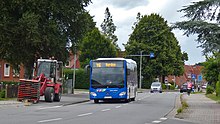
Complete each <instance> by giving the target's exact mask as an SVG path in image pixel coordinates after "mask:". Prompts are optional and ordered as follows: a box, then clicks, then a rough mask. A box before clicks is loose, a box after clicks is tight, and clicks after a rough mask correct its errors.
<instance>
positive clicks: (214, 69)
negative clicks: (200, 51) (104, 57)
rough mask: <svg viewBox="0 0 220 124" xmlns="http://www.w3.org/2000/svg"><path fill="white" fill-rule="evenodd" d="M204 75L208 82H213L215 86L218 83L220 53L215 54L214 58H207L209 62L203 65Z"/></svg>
mask: <svg viewBox="0 0 220 124" xmlns="http://www.w3.org/2000/svg"><path fill="white" fill-rule="evenodd" d="M203 65H204V69H203V74H204V77H205V79H206V80H207V81H208V82H212V84H213V86H215V83H216V82H217V81H218V76H219V75H220V72H219V70H220V53H214V55H213V56H211V57H209V58H207V61H206V62H204V63H203Z"/></svg>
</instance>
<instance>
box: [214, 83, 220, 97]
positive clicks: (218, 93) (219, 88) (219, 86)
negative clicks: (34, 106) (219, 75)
mask: <svg viewBox="0 0 220 124" xmlns="http://www.w3.org/2000/svg"><path fill="white" fill-rule="evenodd" d="M215 88H216V89H215V92H216V96H220V82H219V81H218V82H217V83H216V87H215Z"/></svg>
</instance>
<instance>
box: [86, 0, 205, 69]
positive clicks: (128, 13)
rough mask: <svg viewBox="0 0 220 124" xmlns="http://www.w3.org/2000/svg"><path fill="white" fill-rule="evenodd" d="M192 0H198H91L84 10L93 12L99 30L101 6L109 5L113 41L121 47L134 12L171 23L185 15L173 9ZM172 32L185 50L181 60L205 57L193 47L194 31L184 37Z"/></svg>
mask: <svg viewBox="0 0 220 124" xmlns="http://www.w3.org/2000/svg"><path fill="white" fill-rule="evenodd" d="M195 1H199V0H92V3H91V4H90V5H89V6H88V7H87V8H86V10H88V11H89V13H90V14H91V16H94V18H93V19H94V21H95V22H96V27H98V28H99V29H100V30H101V28H100V25H101V23H102V22H103V20H104V18H105V14H104V13H105V9H106V7H108V8H109V11H110V13H111V15H112V19H113V23H114V24H115V26H116V31H115V35H116V36H117V37H118V41H117V43H118V45H119V47H120V48H121V50H124V49H125V48H124V46H123V45H122V44H126V43H127V41H128V39H129V35H130V34H131V33H132V26H133V23H134V22H135V21H136V17H137V13H138V12H140V13H141V15H150V14H151V13H157V14H159V15H160V16H162V17H163V18H164V19H165V20H167V22H168V25H171V24H172V23H175V22H178V21H183V20H186V18H183V15H184V13H181V12H177V11H178V10H180V9H182V8H183V6H187V5H190V4H192V2H195ZM172 32H173V33H174V34H175V37H176V38H177V40H178V41H179V44H180V46H181V51H182V52H183V51H185V52H186V53H188V58H189V60H188V61H186V62H185V64H187V65H194V64H195V63H199V62H204V61H205V57H204V56H202V49H201V48H198V47H197V46H198V45H199V44H197V42H196V41H195V39H196V36H195V35H191V36H189V37H187V36H185V35H183V31H181V30H178V29H176V30H174V31H172Z"/></svg>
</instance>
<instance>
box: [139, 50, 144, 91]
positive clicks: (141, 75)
mask: <svg viewBox="0 0 220 124" xmlns="http://www.w3.org/2000/svg"><path fill="white" fill-rule="evenodd" d="M142 52H143V51H141V54H140V75H139V76H140V77H139V78H140V79H139V88H140V89H141V79H142V75H141V69H142V67H141V66H142Z"/></svg>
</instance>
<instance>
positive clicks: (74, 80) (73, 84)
mask: <svg viewBox="0 0 220 124" xmlns="http://www.w3.org/2000/svg"><path fill="white" fill-rule="evenodd" d="M73 61H74V62H73V64H74V65H73V83H72V94H74V88H75V82H76V43H74V60H73Z"/></svg>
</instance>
